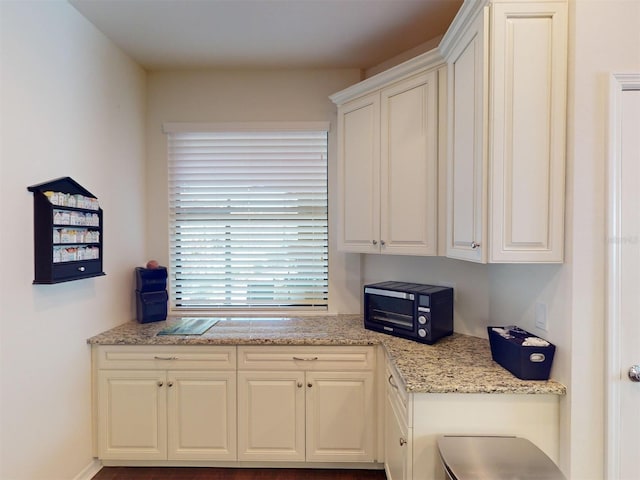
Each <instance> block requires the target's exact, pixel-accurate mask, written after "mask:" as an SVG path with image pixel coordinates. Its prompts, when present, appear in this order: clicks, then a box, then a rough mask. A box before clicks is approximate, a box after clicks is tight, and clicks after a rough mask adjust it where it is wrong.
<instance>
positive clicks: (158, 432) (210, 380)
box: [94, 346, 236, 461]
mask: <svg viewBox="0 0 640 480" xmlns="http://www.w3.org/2000/svg"><path fill="white" fill-rule="evenodd" d="M94 360H95V362H96V364H97V367H96V368H97V378H96V385H95V388H96V391H97V392H96V397H97V415H96V417H97V431H98V457H99V458H100V459H101V460H103V461H109V460H119V461H122V460H185V461H186V460H235V459H236V398H235V393H236V373H235V360H236V357H235V347H194V346H190V347H186V348H185V347H177V346H173V347H158V346H154V347H131V346H127V347H122V346H101V347H98V349H97V350H96V351H95V352H94Z"/></svg>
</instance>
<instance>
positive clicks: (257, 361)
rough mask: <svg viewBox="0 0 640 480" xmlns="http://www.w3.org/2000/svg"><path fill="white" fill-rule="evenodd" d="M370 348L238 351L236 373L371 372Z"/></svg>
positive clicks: (296, 348)
mask: <svg viewBox="0 0 640 480" xmlns="http://www.w3.org/2000/svg"><path fill="white" fill-rule="evenodd" d="M374 366H375V351H374V348H373V347H352V346H348V347H328V346H327V347H323V346H320V347H314V346H309V347H306V346H305V347H277V346H274V347H271V346H269V347H262V346H260V347H238V369H239V370H311V371H313V370H316V371H317V370H323V371H326V370H341V371H344V370H372V369H373V368H374Z"/></svg>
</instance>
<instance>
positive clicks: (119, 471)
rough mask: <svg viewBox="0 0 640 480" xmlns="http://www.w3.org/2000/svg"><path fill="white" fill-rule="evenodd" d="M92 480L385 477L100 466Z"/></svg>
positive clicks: (376, 479)
mask: <svg viewBox="0 0 640 480" xmlns="http://www.w3.org/2000/svg"><path fill="white" fill-rule="evenodd" d="M93 480H386V476H385V474H384V471H383V470H333V469H297V468H283V469H280V468H278V469H271V468H255V469H254V468H200V467H189V468H187V467H103V468H102V470H100V472H98V473H97V474H96V475H95V476H94V477H93Z"/></svg>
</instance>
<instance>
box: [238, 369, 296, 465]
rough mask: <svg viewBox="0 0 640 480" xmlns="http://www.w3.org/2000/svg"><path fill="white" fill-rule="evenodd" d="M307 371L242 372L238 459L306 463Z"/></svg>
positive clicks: (239, 373) (239, 391)
mask: <svg viewBox="0 0 640 480" xmlns="http://www.w3.org/2000/svg"><path fill="white" fill-rule="evenodd" d="M304 391H305V384H304V372H295V371H293V372H238V460H259V461H273V462H275V461H291V462H304V459H305V438H304V430H305V426H304V423H305V421H304V418H305V413H304V410H305V407H304V397H305V394H304Z"/></svg>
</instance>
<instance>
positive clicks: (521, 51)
mask: <svg viewBox="0 0 640 480" xmlns="http://www.w3.org/2000/svg"><path fill="white" fill-rule="evenodd" d="M492 9H493V10H492V15H491V26H490V28H491V55H490V56H491V62H492V72H491V94H490V96H491V99H492V100H491V114H490V115H491V119H492V124H491V134H490V145H491V178H490V185H491V194H490V198H491V206H490V220H491V221H490V230H489V244H490V246H491V247H490V248H491V254H490V261H491V262H511V263H514V262H546V263H549V262H562V260H563V248H564V178H565V176H564V168H565V150H566V147H565V145H566V141H565V125H566V89H567V5H566V3H562V2H553V3H549V2H544V3H543V2H539V3H535V2H531V3H530V2H527V3H515V2H514V3H494V4H493V6H492Z"/></svg>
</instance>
